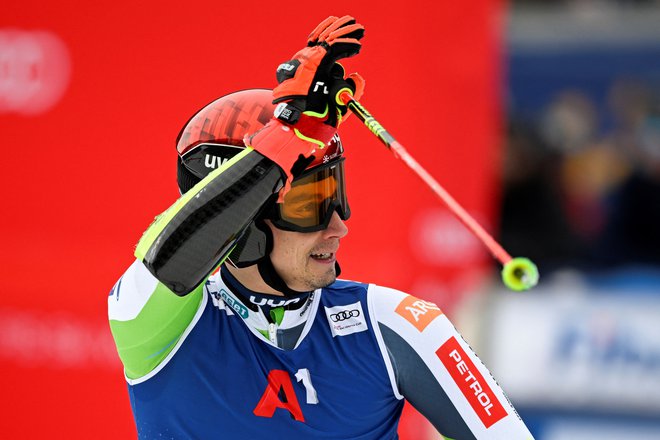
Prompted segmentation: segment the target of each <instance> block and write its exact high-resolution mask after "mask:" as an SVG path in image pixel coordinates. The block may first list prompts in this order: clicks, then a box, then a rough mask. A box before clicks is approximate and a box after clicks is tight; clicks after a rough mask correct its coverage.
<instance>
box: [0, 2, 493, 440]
mask: <svg viewBox="0 0 660 440" xmlns="http://www.w3.org/2000/svg"><path fill="white" fill-rule="evenodd" d="M280 3H281V2H278V3H271V2H257V1H244V2H211V1H206V0H193V1H188V2H185V3H179V4H177V5H167V4H163V3H162V2H156V1H153V0H145V1H143V2H128V1H125V0H120V1H119V2H113V3H112V4H107V3H105V4H101V3H95V2H82V1H72V2H54V1H52V0H51V1H47V2H43V1H39V2H37V1H35V0H21V1H17V0H9V1H8V2H4V4H3V14H2V16H1V17H0V134H1V139H2V141H1V142H2V147H3V151H4V160H3V161H2V164H3V170H2V173H1V177H0V179H1V183H2V188H3V192H4V209H3V216H2V220H0V221H1V222H2V223H1V226H2V231H3V232H4V234H3V235H4V237H3V238H4V240H3V245H2V251H1V252H0V264H1V266H0V267H2V278H1V284H0V288H1V298H2V299H1V300H0V301H1V302H0V368H1V369H2V373H3V374H2V375H1V376H0V377H1V379H0V381H1V382H0V385H1V386H2V388H3V390H4V393H3V395H4V398H3V399H2V403H0V411H1V413H2V417H1V418H0V432H1V433H2V436H3V437H4V438H43V437H48V438H66V439H71V438H90V437H93V438H96V439H105V438H107V439H118V438H134V437H135V427H134V424H133V420H132V416H131V412H130V407H129V400H128V395H127V392H126V385H125V383H124V379H123V374H122V369H121V365H120V363H119V361H118V359H117V356H116V352H115V351H114V345H113V343H112V340H111V336H110V332H109V329H108V325H107V317H106V316H107V313H106V305H105V304H106V303H105V300H106V295H107V293H108V292H109V291H110V289H111V287H112V285H113V284H114V282H115V281H116V279H117V278H118V277H119V276H120V275H121V273H122V272H123V270H124V269H125V268H126V267H127V265H128V264H130V263H131V261H132V259H133V257H132V252H133V248H134V246H135V243H136V242H137V240H138V238H139V237H140V235H141V233H142V231H143V230H144V229H145V228H146V227H147V226H148V224H149V223H150V222H151V220H152V219H153V217H154V216H155V215H157V214H158V213H160V212H161V211H163V210H164V209H165V208H167V207H168V206H169V205H170V204H171V203H172V202H173V201H174V200H175V198H176V197H177V190H176V183H175V148H174V141H175V138H176V135H177V134H178V131H179V130H180V129H181V127H182V126H183V125H184V123H185V122H186V121H187V119H188V118H189V117H190V116H191V115H192V114H193V113H194V112H195V111H196V110H198V109H199V108H201V107H202V106H204V105H205V104H207V103H208V102H210V101H211V100H213V99H214V98H216V97H218V96H221V95H223V94H226V93H229V92H232V91H235V90H238V89H243V88H251V87H272V86H273V85H274V83H275V74H274V71H275V68H276V66H277V65H278V64H279V63H280V62H282V61H284V60H286V59H288V58H289V57H290V56H291V55H292V54H293V53H294V52H295V51H296V50H298V48H299V47H300V45H301V44H302V43H303V42H304V41H305V37H306V35H307V34H308V32H309V31H310V30H311V29H312V28H313V27H314V26H315V25H316V24H317V22H319V21H320V20H321V19H323V18H325V17H326V16H328V15H331V14H334V15H342V14H345V13H350V14H351V15H353V16H355V17H357V18H358V20H359V21H360V22H361V23H363V24H364V25H365V27H366V36H365V38H364V40H363V44H364V45H363V50H362V53H361V54H360V55H359V56H358V57H356V58H355V59H350V60H347V62H346V63H345V65H346V67H347V70H349V71H353V70H357V71H358V72H359V73H360V74H362V75H363V76H364V77H365V78H366V80H367V87H366V93H365V96H364V97H363V98H362V103H363V104H364V105H365V106H366V107H367V108H368V109H369V110H370V111H371V112H372V113H373V114H374V116H375V117H376V118H377V119H378V120H379V121H380V122H381V123H382V124H383V125H384V126H385V127H386V128H387V129H388V130H389V131H390V132H391V133H392V134H394V136H395V137H396V138H397V140H399V141H400V142H401V143H402V144H403V145H404V146H405V147H406V148H407V150H408V151H409V152H410V153H411V154H412V155H413V156H414V157H415V158H416V159H417V160H418V161H419V162H420V163H421V164H422V165H423V166H425V167H426V168H427V170H428V171H429V172H430V173H431V174H433V175H434V176H436V178H437V179H438V180H439V181H440V183H441V184H443V185H444V186H445V187H446V189H447V190H448V191H449V192H450V193H451V194H452V195H454V197H455V198H456V199H457V200H458V201H459V202H460V203H461V204H462V205H463V206H464V207H465V208H466V209H467V210H468V211H469V212H470V213H471V214H472V215H474V216H475V217H476V218H477V220H479V221H481V222H482V223H483V224H484V226H485V227H486V228H487V229H489V230H492V229H493V226H495V225H494V224H493V219H494V209H495V206H496V201H497V200H496V198H497V197H498V194H499V191H498V184H497V177H498V176H497V173H498V168H499V166H498V163H499V148H498V144H499V130H500V108H499V105H500V102H499V93H500V83H501V66H500V43H501V41H500V40H501V28H500V27H501V19H502V17H501V15H502V12H503V11H502V9H503V4H502V3H501V2H499V1H477V2H470V3H469V4H468V3H465V4H457V3H453V2H430V1H429V2H423V1H413V2H401V3H396V4H390V5H388V6H387V7H383V6H382V4H380V3H375V2H373V3H370V2H362V3H359V2H355V3H348V2H339V3H335V4H333V7H332V8H329V7H327V6H325V5H321V4H309V3H307V4H305V5H304V7H301V5H298V4H296V5H289V4H280ZM341 133H342V138H343V140H344V143H345V145H346V148H347V157H348V160H347V162H346V163H347V165H346V166H347V170H348V185H349V197H350V203H351V210H352V212H353V216H352V217H351V219H350V221H349V222H348V226H349V230H350V232H349V234H348V236H347V237H346V238H345V239H344V241H343V242H342V248H341V251H340V253H339V259H340V262H341V264H342V268H343V274H342V277H343V278H347V279H356V280H360V281H367V282H374V283H378V284H382V285H386V286H390V287H394V288H398V289H401V290H405V291H408V292H410V293H413V294H415V295H416V296H418V297H420V298H423V299H425V300H428V301H433V302H436V303H438V304H439V305H440V306H441V308H442V309H443V310H444V311H446V312H448V314H449V315H450V317H451V308H452V305H453V304H454V303H455V301H457V300H458V299H460V297H461V296H462V295H464V294H465V293H468V292H469V291H470V290H473V289H475V288H477V287H478V286H479V283H480V282H482V281H483V280H484V277H485V276H489V275H490V273H489V270H490V263H489V257H488V255H487V253H486V252H485V251H484V250H483V249H482V247H481V245H480V244H479V243H478V242H477V241H476V239H474V238H473V237H472V236H471V235H470V233H469V232H467V230H465V229H464V228H463V226H462V225H461V224H460V223H459V222H458V221H457V220H455V219H454V218H453V217H452V215H451V214H450V213H449V212H448V211H447V210H446V209H444V207H443V206H442V205H441V203H440V202H439V200H437V199H436V198H435V196H434V195H433V193H432V192H431V191H430V190H429V189H428V188H426V187H425V186H424V184H423V183H422V182H421V180H419V179H418V178H417V177H416V176H415V175H414V174H413V173H412V172H411V171H410V170H408V169H407V168H406V167H405V166H404V165H403V164H402V163H399V162H398V161H397V160H396V159H395V158H394V157H392V155H391V154H390V153H389V152H388V151H386V149H385V148H384V147H383V146H382V145H380V144H379V142H378V141H377V140H376V139H375V138H373V136H372V135H371V134H370V132H368V130H365V129H364V127H362V126H361V125H360V123H359V121H358V120H357V118H351V119H350V120H349V121H348V122H347V123H346V124H345V125H343V126H342V128H341ZM426 426H427V425H426V424H425V423H422V422H420V419H419V416H416V415H414V414H413V412H412V411H409V410H407V411H406V416H405V418H404V423H403V424H402V426H401V429H400V433H401V437H402V439H404V440H405V439H413V438H414V439H417V438H422V437H423V434H422V433H423V432H425V431H426V430H427V429H428V428H427V427H426Z"/></svg>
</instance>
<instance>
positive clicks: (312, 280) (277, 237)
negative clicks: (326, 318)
mask: <svg viewBox="0 0 660 440" xmlns="http://www.w3.org/2000/svg"><path fill="white" fill-rule="evenodd" d="M266 224H268V226H269V227H270V229H271V231H272V232H273V251H272V252H271V253H270V258H271V261H272V262H273V266H274V267H275V270H276V271H277V273H278V274H279V276H280V277H281V278H282V280H283V281H284V282H285V283H286V284H287V285H288V286H289V288H291V289H293V290H297V291H299V292H306V291H310V290H314V289H318V288H320V287H325V286H328V285H330V284H332V283H333V282H334V281H335V279H336V277H337V274H336V273H335V261H336V255H337V250H338V249H339V240H340V239H341V238H342V237H344V236H345V235H346V234H347V233H348V228H347V227H346V225H345V224H344V222H343V221H342V220H341V219H340V218H339V215H338V214H337V212H335V213H333V215H332V219H331V220H330V223H329V224H328V227H327V228H326V229H324V230H322V231H317V232H291V231H283V230H281V229H278V228H276V227H275V226H273V225H272V223H270V221H268V220H267V221H266Z"/></svg>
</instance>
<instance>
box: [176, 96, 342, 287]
mask: <svg viewBox="0 0 660 440" xmlns="http://www.w3.org/2000/svg"><path fill="white" fill-rule="evenodd" d="M271 100H272V94H271V91H270V90H266V89H251V90H244V91H240V92H236V93H232V94H229V95H226V96H223V97H221V98H219V99H217V100H215V101H213V102H212V103H210V104H209V105H207V106H206V107H204V108H203V109H202V110H200V111H199V112H197V113H196V114H195V115H194V116H193V117H192V118H191V119H190V120H189V121H188V123H187V124H186V126H185V127H184V128H183V130H182V131H181V133H180V134H179V137H178V139H177V152H178V163H177V168H178V171H177V180H178V184H179V190H180V191H181V193H185V192H187V191H188V190H189V189H191V188H192V187H193V186H194V185H195V184H196V183H197V182H199V181H200V180H202V179H203V178H204V177H205V176H206V175H207V174H209V173H210V172H211V171H213V170H214V169H215V168H218V167H219V166H222V165H223V164H225V163H226V162H228V161H229V160H231V158H232V157H234V156H235V155H237V154H238V153H239V152H240V151H242V150H243V149H244V148H245V146H244V144H243V138H244V136H246V135H248V134H252V133H254V132H256V131H257V130H259V129H260V128H261V127H263V126H264V125H265V124H266V123H267V122H268V121H269V120H270V118H271V116H272V114H273V110H274V105H273V104H272V103H271ZM318 152H319V154H316V155H315V156H316V157H315V158H314V160H313V161H312V162H311V164H310V165H308V166H307V168H306V169H305V170H304V171H303V172H302V173H301V174H300V175H299V176H297V177H296V178H295V179H294V181H293V183H292V187H291V189H290V191H289V192H288V193H287V194H286V196H285V197H284V202H283V203H276V200H277V196H276V195H273V197H272V198H271V200H269V201H268V202H267V204H266V206H265V207H264V209H263V210H262V212H261V213H260V214H259V215H258V216H257V218H256V219H255V220H254V221H253V222H252V223H251V224H250V225H249V226H248V228H247V230H246V231H245V232H244V234H243V235H242V236H241V237H240V238H239V239H238V241H237V244H236V247H235V249H234V250H233V251H232V252H231V254H230V256H229V259H228V260H229V262H230V263H232V264H233V265H234V266H235V267H237V268H246V267H250V266H253V265H258V269H259V271H258V273H259V274H260V275H261V277H262V278H263V280H264V281H265V282H266V283H267V284H268V285H269V286H271V287H272V288H274V289H275V290H278V291H281V292H284V293H287V292H288V291H289V290H293V291H307V290H312V289H314V288H318V287H323V286H326V285H328V284H331V283H332V282H333V281H334V280H335V278H336V275H337V274H338V272H339V267H338V265H337V264H336V259H335V258H336V257H335V254H336V251H337V249H338V247H339V239H340V238H342V237H343V236H344V235H346V232H347V228H346V226H345V225H344V223H343V220H346V219H348V217H349V216H350V209H349V207H348V202H347V199H346V192H345V187H344V167H343V158H342V154H343V146H342V143H341V140H340V139H339V136H335V137H334V138H333V139H332V140H331V141H330V142H329V143H328V145H326V147H325V148H324V149H323V150H320V149H319V150H318ZM253 272H254V271H253Z"/></svg>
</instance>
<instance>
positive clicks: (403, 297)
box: [369, 286, 533, 440]
mask: <svg viewBox="0 0 660 440" xmlns="http://www.w3.org/2000/svg"><path fill="white" fill-rule="evenodd" d="M369 300H370V305H371V307H370V308H371V309H372V310H373V314H374V319H375V320H376V321H377V323H378V324H377V326H378V329H379V332H380V335H381V337H382V344H383V346H384V351H386V353H387V359H386V362H388V361H389V362H391V366H392V371H393V373H394V379H395V382H396V390H395V391H396V392H398V393H399V394H400V395H402V396H403V397H405V398H406V400H407V401H408V402H410V404H411V405H413V407H415V409H417V410H418V411H419V412H420V413H421V414H422V415H424V417H426V418H427V419H428V420H429V421H430V422H431V423H432V424H433V426H434V427H435V428H436V429H437V430H438V432H440V433H441V434H442V435H443V436H445V438H448V439H461V440H462V439H504V438H506V439H508V440H529V439H532V438H533V437H532V435H531V433H530V432H529V430H528V429H527V427H526V426H525V424H524V423H523V421H522V420H521V419H520V417H519V416H518V413H517V412H516V410H515V409H514V408H513V406H512V405H511V402H509V400H508V398H507V397H506V395H505V394H504V392H503V391H502V389H501V388H500V386H499V385H498V384H497V382H496V381H495V379H494V378H493V377H492V376H491V374H490V372H489V371H488V369H487V368H486V367H485V366H484V364H483V363H482V362H481V360H479V358H478V357H477V355H476V354H475V353H474V352H473V351H472V349H471V348H470V347H469V345H468V344H467V343H466V342H465V341H464V340H463V338H462V337H461V335H460V334H459V333H458V332H457V331H456V329H455V328H454V326H453V325H452V323H451V322H450V321H449V319H447V317H446V316H445V315H444V314H443V313H442V311H441V310H440V309H439V308H438V307H437V306H436V305H435V304H433V303H430V302H428V301H423V300H420V299H418V298H415V297H413V296H411V295H407V294H405V293H402V292H399V291H396V290H392V289H386V288H382V287H378V286H371V287H370V290H369Z"/></svg>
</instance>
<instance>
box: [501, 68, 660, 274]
mask: <svg viewBox="0 0 660 440" xmlns="http://www.w3.org/2000/svg"><path fill="white" fill-rule="evenodd" d="M605 102H606V104H605V105H604V106H602V105H601V106H600V108H599V107H598V106H597V105H596V103H595V101H594V100H593V99H592V98H591V97H590V96H588V95H587V94H586V93H585V92H583V91H581V90H578V89H564V90H560V91H558V92H557V93H556V94H555V95H554V98H553V99H552V100H551V102H549V103H548V104H547V106H546V107H545V108H544V109H543V111H542V112H541V113H540V115H539V116H538V117H536V118H534V119H529V118H526V117H525V116H524V115H516V114H510V115H508V116H509V117H508V126H507V136H506V145H505V149H504V166H503V183H504V188H503V189H504V190H503V197H502V207H501V216H502V217H501V223H500V237H499V238H500V240H501V241H502V244H503V245H504V246H505V248H507V249H508V250H509V252H510V253H511V254H514V255H522V256H527V257H529V258H531V259H532V260H534V261H535V262H536V263H537V265H538V266H539V268H540V269H541V270H542V271H543V272H546V273H547V272H550V271H553V270H557V269H561V268H566V267H571V268H577V269H581V270H586V271H592V270H602V269H610V268H613V267H622V266H629V265H636V266H652V267H657V268H659V269H660V87H656V86H654V84H650V83H648V82H643V81H640V80H633V79H623V78H621V79H617V80H616V81H614V82H613V83H612V85H611V87H610V88H609V90H608V91H607V96H606V99H605ZM603 107H604V108H603Z"/></svg>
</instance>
